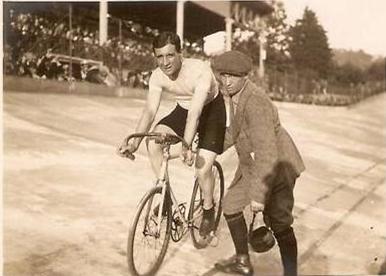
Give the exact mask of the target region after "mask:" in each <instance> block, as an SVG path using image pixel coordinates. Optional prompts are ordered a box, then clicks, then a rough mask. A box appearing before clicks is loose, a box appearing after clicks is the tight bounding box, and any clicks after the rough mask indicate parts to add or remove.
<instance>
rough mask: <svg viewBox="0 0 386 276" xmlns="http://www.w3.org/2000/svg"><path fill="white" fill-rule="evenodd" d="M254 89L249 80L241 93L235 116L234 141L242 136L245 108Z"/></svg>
mask: <svg viewBox="0 0 386 276" xmlns="http://www.w3.org/2000/svg"><path fill="white" fill-rule="evenodd" d="M252 88H253V87H251V83H250V81H249V80H247V83H246V84H245V87H244V89H243V90H242V91H240V92H239V93H241V94H240V98H239V102H238V105H237V110H236V114H235V121H234V127H233V129H234V130H233V139H234V141H235V140H236V139H237V137H238V136H239V134H240V129H241V123H242V121H243V118H244V110H245V106H246V104H247V102H248V99H249V97H250V96H251V95H252Z"/></svg>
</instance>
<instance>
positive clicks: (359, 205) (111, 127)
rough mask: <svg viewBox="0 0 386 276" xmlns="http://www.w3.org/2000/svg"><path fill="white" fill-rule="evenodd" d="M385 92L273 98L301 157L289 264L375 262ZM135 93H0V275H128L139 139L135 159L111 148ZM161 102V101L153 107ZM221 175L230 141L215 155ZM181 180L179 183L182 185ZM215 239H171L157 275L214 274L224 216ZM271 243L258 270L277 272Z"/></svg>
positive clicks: (187, 175)
mask: <svg viewBox="0 0 386 276" xmlns="http://www.w3.org/2000/svg"><path fill="white" fill-rule="evenodd" d="M385 103H386V94H385V93H383V94H381V95H378V96H375V97H372V98H370V99H367V100H366V101H364V102H362V103H360V104H357V105H356V106H353V107H350V108H345V107H335V108H334V107H319V106H309V105H301V104H293V103H276V104H277V105H278V107H279V112H280V115H281V119H282V123H283V125H284V126H285V127H286V128H287V129H288V131H289V132H290V133H291V135H292V136H293V138H294V140H295V142H296V143H297V144H298V145H299V148H300V151H301V153H302V155H303V156H304V159H305V163H306V167H307V171H306V172H305V173H304V174H303V175H302V176H301V178H300V179H299V181H298V183H297V186H296V189H295V196H296V206H295V215H296V220H295V224H294V228H295V231H296V233H297V237H298V242H299V255H300V256H299V262H300V268H299V270H300V273H301V274H303V275H310V274H312V275H316V274H317V275H348V274H350V275H368V274H378V273H379V272H380V270H382V269H383V273H385V271H384V270H385V255H386V248H385V245H386V242H385V236H386V233H385V229H386V215H385V212H384V210H385V195H386V185H385V176H386V161H385V158H386V133H385V126H386V125H385V122H386V109H385ZM142 106H143V101H142V100H138V99H127V98H125V99H122V98H109V97H97V96H95V97H92V96H91V97H90V96H89V97H86V96H76V95H55V94H33V93H22V92H19V93H10V92H5V93H4V95H3V129H4V139H3V142H4V151H3V162H4V170H3V174H4V178H3V217H4V227H3V236H4V240H3V244H4V247H3V254H4V260H3V261H4V269H3V270H4V275H9V276H25V275H47V276H80V275H83V276H89V275H93V276H106V275H108V276H115V275H127V274H128V273H127V265H126V257H125V255H126V237H127V229H128V225H129V224H130V221H131V218H132V216H133V214H134V211H135V208H136V204H137V203H138V201H139V200H140V198H141V196H142V195H143V194H144V193H145V191H146V190H147V189H148V188H149V187H151V186H152V183H153V176H152V173H151V169H150V165H149V163H148V160H147V158H146V154H145V149H144V146H143V145H142V146H141V148H140V150H139V153H138V155H137V159H136V162H131V161H129V160H124V159H122V158H119V157H118V156H117V155H116V154H115V147H116V145H117V144H118V143H120V141H121V139H122V138H123V137H124V136H125V135H126V134H127V133H130V132H132V131H133V130H134V127H135V121H136V120H137V118H138V117H139V115H140V112H141V108H142ZM171 108H172V104H171V103H170V102H167V101H165V102H163V103H162V107H161V110H160V114H159V116H161V115H162V114H166V113H167V112H168V110H170V109H171ZM219 161H220V162H221V163H222V165H223V168H224V170H225V177H226V184H229V182H230V180H231V177H232V173H233V171H234V169H235V165H236V161H237V160H236V159H235V157H234V151H233V149H231V150H229V151H228V152H226V153H224V154H223V156H220V157H219ZM170 169H171V171H172V175H171V179H172V181H173V184H174V187H175V190H176V191H177V196H178V198H179V199H180V200H181V201H188V200H189V196H190V193H191V188H192V183H191V181H185V180H186V179H191V178H192V176H193V172H192V171H191V170H190V169H188V168H186V167H184V166H183V165H182V164H181V162H179V161H175V162H174V163H173V165H171V168H170ZM186 191H188V192H186ZM219 240H220V243H219V245H218V246H217V247H211V248H208V249H204V250H195V249H194V248H193V245H192V243H191V241H190V239H189V238H185V239H183V240H182V241H181V242H180V243H178V244H174V243H171V245H170V247H169V250H168V254H167V256H166V259H165V261H164V264H163V266H162V267H161V270H160V271H159V275H221V274H220V273H217V272H216V271H215V270H213V269H212V267H213V263H214V262H215V261H216V260H218V259H220V258H226V257H228V256H230V255H232V254H233V247H232V244H231V241H230V238H229V234H228V230H227V229H226V227H225V223H224V221H223V220H222V222H221V231H220V233H219ZM278 251H279V250H278V247H277V246H276V247H274V249H273V250H271V251H270V252H268V253H265V254H260V255H258V254H254V253H253V254H252V259H253V263H254V266H255V270H256V272H258V274H259V275H280V274H281V264H280V256H279V252H278Z"/></svg>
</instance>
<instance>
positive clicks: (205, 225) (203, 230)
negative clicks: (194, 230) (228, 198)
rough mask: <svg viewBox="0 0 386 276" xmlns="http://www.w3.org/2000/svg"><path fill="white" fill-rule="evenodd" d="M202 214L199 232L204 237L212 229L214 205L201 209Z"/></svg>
mask: <svg viewBox="0 0 386 276" xmlns="http://www.w3.org/2000/svg"><path fill="white" fill-rule="evenodd" d="M203 211H204V214H203V216H202V221H201V225H200V229H199V234H200V236H202V237H206V236H208V235H209V234H210V232H211V231H213V229H214V206H213V207H212V208H210V209H209V210H205V209H203Z"/></svg>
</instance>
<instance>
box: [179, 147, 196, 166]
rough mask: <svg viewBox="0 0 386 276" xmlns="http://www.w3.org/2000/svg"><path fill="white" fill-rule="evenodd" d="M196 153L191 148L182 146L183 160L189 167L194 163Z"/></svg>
mask: <svg viewBox="0 0 386 276" xmlns="http://www.w3.org/2000/svg"><path fill="white" fill-rule="evenodd" d="M193 159H194V154H193V151H192V149H191V148H186V147H184V146H182V150H181V160H182V162H184V163H185V164H186V165H188V166H189V167H190V166H192V165H193V162H194V160H193Z"/></svg>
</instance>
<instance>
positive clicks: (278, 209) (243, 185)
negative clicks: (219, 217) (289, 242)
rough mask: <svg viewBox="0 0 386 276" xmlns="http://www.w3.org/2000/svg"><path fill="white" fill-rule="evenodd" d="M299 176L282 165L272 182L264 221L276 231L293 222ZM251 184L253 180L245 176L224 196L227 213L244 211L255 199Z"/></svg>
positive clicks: (224, 208)
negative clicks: (294, 192) (296, 184)
mask: <svg viewBox="0 0 386 276" xmlns="http://www.w3.org/2000/svg"><path fill="white" fill-rule="evenodd" d="M296 178H297V176H296V175H295V174H294V173H293V170H291V168H290V167H288V166H285V165H280V166H279V168H278V170H277V171H276V175H275V177H274V179H273V181H272V182H271V183H270V184H271V185H270V187H271V188H270V189H269V191H268V194H267V196H266V202H265V207H264V212H263V215H264V222H265V223H266V225H267V226H269V227H270V228H271V229H272V230H273V231H274V232H280V231H283V230H286V229H287V228H288V227H290V226H291V225H292V223H293V220H294V218H293V214H292V211H293V207H294V194H293V191H294V187H295V181H296ZM249 185H253V181H251V180H250V179H248V181H247V179H246V178H245V177H243V176H241V178H240V179H239V180H238V182H237V183H234V185H232V186H231V187H230V188H229V189H228V191H227V194H226V195H225V197H224V200H223V211H224V214H226V215H232V214H235V213H238V212H243V211H244V209H245V207H246V206H248V205H249V204H250V202H251V200H253V198H251V196H250V195H251V193H250V192H249Z"/></svg>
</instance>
